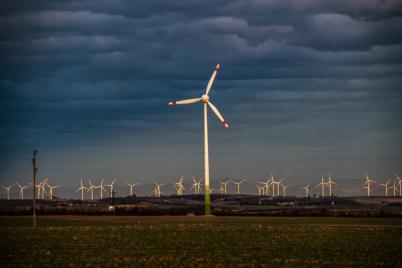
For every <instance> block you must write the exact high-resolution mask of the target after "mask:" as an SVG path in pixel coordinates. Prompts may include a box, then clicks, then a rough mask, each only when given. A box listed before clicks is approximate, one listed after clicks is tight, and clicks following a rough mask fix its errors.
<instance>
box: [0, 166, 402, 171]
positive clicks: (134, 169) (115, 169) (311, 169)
mask: <svg viewBox="0 0 402 268" xmlns="http://www.w3.org/2000/svg"><path fill="white" fill-rule="evenodd" d="M399 168H402V166H384V167H342V168H333V167H325V168H287V167H283V168H214V170H218V171H221V170H229V171H261V170H263V171H273V170H288V171H293V170H295V171H304V170H305V171H323V170H366V169H399ZM26 169H30V168H25V167H24V168H22V167H20V168H13V167H8V168H0V170H26ZM41 169H42V170H66V169H67V170H71V169H74V170H96V171H98V170H99V171H176V170H182V171H194V170H197V169H202V168H201V167H200V168H163V169H155V168H146V169H144V168H129V169H127V168H71V167H41Z"/></svg>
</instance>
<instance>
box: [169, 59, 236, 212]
mask: <svg viewBox="0 0 402 268" xmlns="http://www.w3.org/2000/svg"><path fill="white" fill-rule="evenodd" d="M218 70H219V64H218V65H216V68H215V70H214V72H213V73H212V76H211V78H210V79H209V82H208V85H207V89H206V90H205V94H204V95H202V96H201V98H195V99H187V100H181V101H172V102H169V103H168V104H169V105H178V104H191V103H196V102H201V101H202V102H203V103H204V172H205V188H204V192H205V215H209V214H210V213H211V202H210V189H209V152H208V106H209V107H210V108H211V109H212V111H213V112H214V113H215V115H216V116H217V117H218V118H219V120H220V121H221V122H222V124H223V125H224V126H225V127H226V128H228V127H229V125H228V122H227V121H226V120H225V119H223V117H222V115H221V114H220V112H219V111H218V109H217V108H216V107H215V106H214V105H213V104H212V103H211V102H210V101H209V96H208V93H209V91H210V90H211V88H212V84H213V83H214V80H215V76H216V74H217V73H218Z"/></svg>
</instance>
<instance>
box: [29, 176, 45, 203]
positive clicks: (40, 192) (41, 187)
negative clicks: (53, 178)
mask: <svg viewBox="0 0 402 268" xmlns="http://www.w3.org/2000/svg"><path fill="white" fill-rule="evenodd" d="M48 180H49V179H48V178H44V179H43V180H42V181H41V182H40V183H39V184H36V185H35V187H36V189H37V199H41V198H42V199H44V198H45V193H46V189H45V186H46V184H47V181H48ZM31 185H32V183H31Z"/></svg>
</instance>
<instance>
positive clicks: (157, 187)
mask: <svg viewBox="0 0 402 268" xmlns="http://www.w3.org/2000/svg"><path fill="white" fill-rule="evenodd" d="M154 183H155V188H154V197H161V193H162V192H161V186H163V185H165V184H158V183H157V182H156V181H154Z"/></svg>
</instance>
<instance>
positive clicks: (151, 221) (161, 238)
mask: <svg viewBox="0 0 402 268" xmlns="http://www.w3.org/2000/svg"><path fill="white" fill-rule="evenodd" d="M38 223H39V227H38V228H36V229H33V228H32V227H30V224H31V219H30V218H28V217H0V239H1V240H0V242H1V246H0V265H1V267H21V266H22V267H23V266H30V267H54V266H59V267H105V266H106V267H110V266H114V267H123V266H132V267H161V266H162V267H193V266H198V267H202V266H213V267H233V266H243V267H253V266H258V267H260V266H269V267H272V266H286V267H289V266H296V267H314V266H316V267H318V266H330V267H333V266H339V267H350V266H358V267H368V266H386V267H398V266H402V262H401V257H402V252H401V248H402V219H381V218H289V217H287V218H280V217H274V218H273V217H264V218H257V217H254V218H252V217H241V218H235V217H225V218H222V217H108V216H103V217H97V216H92V217H89V216H84V217H80V216H54V217H50V216H49V217H40V218H39V221H38Z"/></svg>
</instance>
